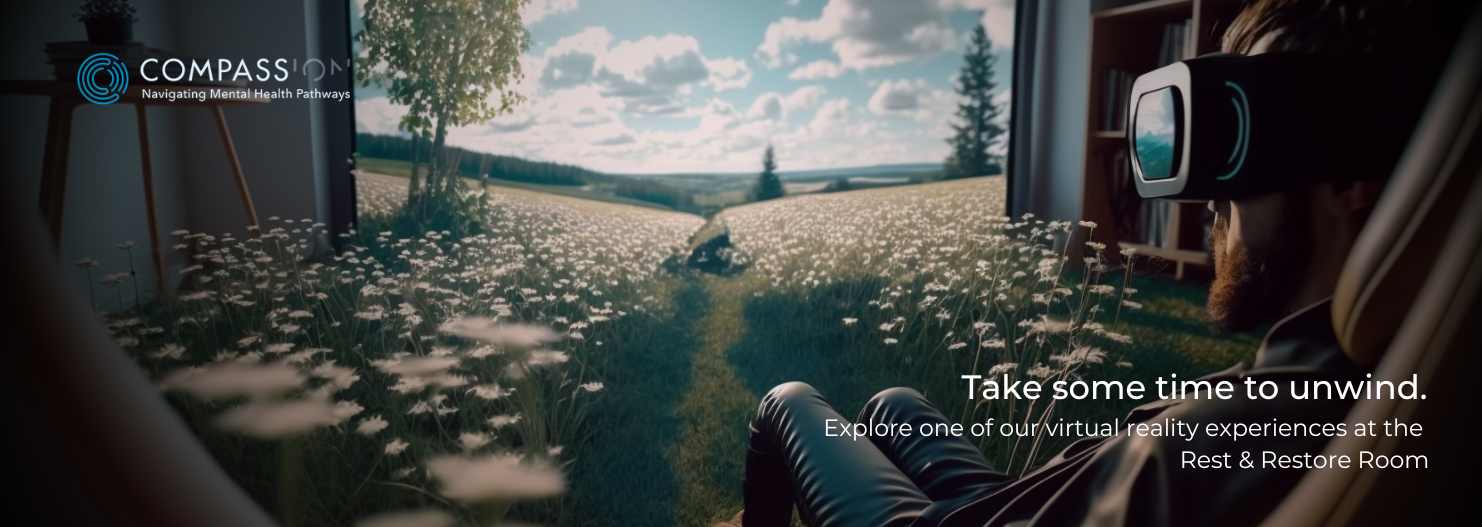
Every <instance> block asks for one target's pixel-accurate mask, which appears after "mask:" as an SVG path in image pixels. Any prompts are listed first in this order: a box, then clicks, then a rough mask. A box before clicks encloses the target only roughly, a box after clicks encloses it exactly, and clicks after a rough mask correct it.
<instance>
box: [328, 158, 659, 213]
mask: <svg viewBox="0 0 1482 527" xmlns="http://www.w3.org/2000/svg"><path fill="white" fill-rule="evenodd" d="M355 166H356V168H358V169H360V170H363V171H366V172H372V173H376V174H382V175H387V176H395V177H400V178H410V177H412V163H411V162H410V161H402V160H398V159H380V158H374V157H361V158H357V159H356V160H355ZM424 170H425V169H424ZM464 179H465V180H467V181H468V183H469V185H473V186H476V185H478V184H479V180H477V179H474V178H470V177H466V176H465V177H464ZM487 181H488V183H489V186H491V187H498V188H511V189H519V190H528V191H533V192H542V193H545V194H554V195H557V196H566V197H572V198H581V199H588V200H592V201H601V202H604V203H618V204H622V205H632V206H635V207H644V208H650V209H658V210H673V209H670V208H669V207H665V206H663V205H660V204H657V203H652V202H648V201H643V200H637V199H632V198H626V197H623V196H618V195H616V194H613V193H611V192H605V191H603V190H601V189H600V188H597V187H592V186H590V185H588V186H581V187H574V186H569V185H542V184H539V183H526V182H523V181H509V180H505V179H496V178H490V179H488V180H487Z"/></svg>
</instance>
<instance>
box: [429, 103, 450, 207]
mask: <svg viewBox="0 0 1482 527" xmlns="http://www.w3.org/2000/svg"><path fill="white" fill-rule="evenodd" d="M447 139H448V128H447V126H446V125H445V124H443V118H442V116H438V117H437V125H436V127H435V131H434V132H433V136H432V170H431V171H429V172H428V173H427V188H428V189H429V190H431V191H433V192H437V191H438V190H439V189H440V187H441V185H440V183H442V178H443V170H444V168H443V165H444V164H445V163H443V144H444V143H445V142H446V141H447Z"/></svg>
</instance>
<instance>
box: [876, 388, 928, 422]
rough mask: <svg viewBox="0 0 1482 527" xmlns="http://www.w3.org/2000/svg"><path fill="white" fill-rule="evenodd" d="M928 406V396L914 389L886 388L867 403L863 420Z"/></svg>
mask: <svg viewBox="0 0 1482 527" xmlns="http://www.w3.org/2000/svg"><path fill="white" fill-rule="evenodd" d="M926 404H928V403H927V402H926V396H924V395H921V392H918V391H916V390H914V389H911V388H906V387H904V386H896V387H894V388H886V389H884V390H881V391H880V393H877V394H875V396H874V397H871V398H870V400H869V402H867V403H865V405H864V409H863V410H862V411H861V412H860V413H861V414H862V415H861V419H865V418H868V417H869V416H871V415H875V416H884V415H892V414H898V413H900V412H901V410H903V409H907V408H916V407H920V406H923V405H926Z"/></svg>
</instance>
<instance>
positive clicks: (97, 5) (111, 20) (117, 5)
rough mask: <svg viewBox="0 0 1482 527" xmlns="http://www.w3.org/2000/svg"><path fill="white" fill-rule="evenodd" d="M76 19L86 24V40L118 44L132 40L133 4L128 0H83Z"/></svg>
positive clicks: (96, 42)
mask: <svg viewBox="0 0 1482 527" xmlns="http://www.w3.org/2000/svg"><path fill="white" fill-rule="evenodd" d="M77 20H78V21H80V22H82V24H83V25H85V26H87V41H88V42H91V43H93V44H100V45H118V44H124V43H127V42H129V41H132V40H134V21H135V20H137V19H136V18H134V6H133V4H130V3H129V0H84V1H83V2H82V7H80V8H78V10H77Z"/></svg>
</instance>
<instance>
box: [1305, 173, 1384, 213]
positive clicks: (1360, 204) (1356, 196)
mask: <svg viewBox="0 0 1482 527" xmlns="http://www.w3.org/2000/svg"><path fill="white" fill-rule="evenodd" d="M1318 187H1319V188H1318V192H1317V194H1318V195H1319V196H1320V197H1321V199H1320V200H1319V201H1320V202H1321V203H1322V205H1324V206H1326V207H1328V208H1329V209H1330V210H1329V211H1328V212H1329V213H1331V214H1334V215H1338V216H1351V215H1353V214H1363V215H1367V214H1368V212H1369V211H1370V210H1372V209H1373V208H1374V204H1375V203H1378V202H1379V194H1380V193H1382V192H1384V183H1383V182H1381V181H1368V180H1363V181H1345V182H1341V183H1325V184H1322V185H1319V186H1318Z"/></svg>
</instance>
